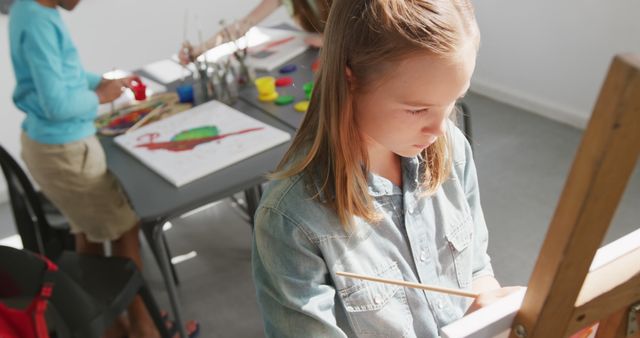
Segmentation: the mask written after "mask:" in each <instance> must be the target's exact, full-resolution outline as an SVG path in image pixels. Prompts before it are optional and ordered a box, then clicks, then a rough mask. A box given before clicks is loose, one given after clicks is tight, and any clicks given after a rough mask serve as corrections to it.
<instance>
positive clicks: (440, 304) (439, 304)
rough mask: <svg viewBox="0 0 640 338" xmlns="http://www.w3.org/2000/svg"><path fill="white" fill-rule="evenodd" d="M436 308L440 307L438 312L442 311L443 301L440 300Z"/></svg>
mask: <svg viewBox="0 0 640 338" xmlns="http://www.w3.org/2000/svg"><path fill="white" fill-rule="evenodd" d="M436 307H438V310H442V301H441V300H439V301H438V302H437V303H436Z"/></svg>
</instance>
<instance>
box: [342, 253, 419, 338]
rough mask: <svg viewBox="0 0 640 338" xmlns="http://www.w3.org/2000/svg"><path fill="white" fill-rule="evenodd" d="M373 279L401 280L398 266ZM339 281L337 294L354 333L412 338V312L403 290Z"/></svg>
mask: <svg viewBox="0 0 640 338" xmlns="http://www.w3.org/2000/svg"><path fill="white" fill-rule="evenodd" d="M377 271H379V272H378V273H375V274H372V273H366V272H358V273H363V274H367V275H370V276H375V277H380V278H387V279H399V280H401V279H402V274H401V273H400V269H399V268H398V266H397V264H396V263H395V262H392V263H391V264H390V265H388V266H386V267H384V268H382V269H377ZM338 278H340V280H339V281H336V282H342V284H343V285H342V286H343V287H342V288H340V289H339V290H338V293H339V295H340V298H341V300H342V302H343V304H344V307H345V310H346V312H347V315H348V316H349V320H350V322H351V325H352V326H353V329H354V331H355V332H356V333H357V335H358V336H360V337H362V336H364V337H413V336H414V335H413V332H412V327H413V325H412V323H413V319H412V317H411V311H410V309H409V305H408V303H407V296H406V293H405V290H404V288H403V287H401V286H397V285H391V284H384V283H378V282H370V281H364V280H357V279H349V278H341V277H338Z"/></svg>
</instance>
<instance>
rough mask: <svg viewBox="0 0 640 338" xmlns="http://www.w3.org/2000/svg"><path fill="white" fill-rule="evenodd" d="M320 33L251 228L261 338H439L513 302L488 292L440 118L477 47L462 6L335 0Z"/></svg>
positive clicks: (479, 224)
mask: <svg viewBox="0 0 640 338" xmlns="http://www.w3.org/2000/svg"><path fill="white" fill-rule="evenodd" d="M324 34H325V43H324V46H323V47H322V49H321V62H322V65H323V66H322V67H321V69H320V72H319V74H318V78H317V79H316V83H315V87H314V91H313V93H312V96H311V102H310V106H309V110H308V111H307V113H306V115H305V118H304V120H303V122H302V126H301V127H300V129H299V130H298V132H297V134H296V136H295V138H294V140H293V141H292V144H291V147H290V148H289V150H288V151H287V153H286V154H285V156H284V158H283V159H282V161H281V163H280V165H279V167H278V169H277V172H276V173H274V174H273V175H272V179H273V180H272V181H271V182H270V184H269V187H268V188H267V190H266V191H265V193H264V195H263V197H262V199H261V201H260V205H259V208H258V210H257V212H256V215H255V227H254V241H253V251H252V252H253V253H252V266H253V276H254V284H255V287H256V292H257V297H258V304H259V305H260V308H261V311H262V315H263V318H264V325H265V333H266V336H267V337H374V336H375V337H437V336H438V335H439V334H440V329H441V328H442V327H443V326H445V325H447V324H449V323H451V322H452V321H455V320H457V319H459V318H461V317H462V316H464V315H465V313H468V312H470V311H474V310H475V309H478V308H480V307H482V306H485V305H486V304H488V303H491V302H492V301H495V300H496V299H498V298H500V297H504V296H505V295H507V294H509V293H511V292H514V291H517V290H518V289H519V288H518V287H506V288H502V287H501V286H500V284H499V283H498V281H497V280H496V279H495V278H494V275H493V268H492V266H491V261H490V257H489V255H488V254H487V246H488V238H489V237H488V231H487V226H486V224H485V220H484V216H483V213H482V207H481V205H480V193H479V189H478V179H477V175H476V168H475V165H474V161H473V156H472V153H471V147H470V146H469V143H468V142H467V140H466V138H465V137H464V135H463V134H462V132H461V131H460V130H459V129H458V128H457V127H455V125H453V122H451V121H450V120H449V117H450V114H451V113H452V112H453V110H454V107H455V103H456V101H457V100H458V99H459V98H461V97H462V96H463V95H464V94H465V93H466V92H467V90H468V88H469V84H470V79H471V75H472V73H473V71H474V68H475V62H476V55H477V51H478V46H479V41H480V33H479V31H478V26H477V24H476V20H475V16H474V12H473V8H472V4H471V1H470V0H335V1H334V2H333V4H332V7H331V11H330V13H329V17H328V20H327V24H326V29H325V31H324ZM339 272H351V273H356V274H362V275H368V276H372V277H379V278H386V279H395V280H405V281H408V282H417V283H423V284H431V285H437V286H441V287H446V288H450V289H462V290H467V291H473V292H475V293H478V294H479V297H477V298H467V297H461V296H458V295H453V294H448V293H439V292H430V291H424V290H419V289H414V288H405V287H401V286H396V285H389V284H383V283H377V282H371V281H364V280H359V279H353V278H348V277H345V276H341V275H339V274H338V273H339Z"/></svg>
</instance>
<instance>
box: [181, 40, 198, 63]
mask: <svg viewBox="0 0 640 338" xmlns="http://www.w3.org/2000/svg"><path fill="white" fill-rule="evenodd" d="M199 50H200V48H198V47H194V46H192V45H191V43H189V41H185V42H183V43H182V48H180V51H179V52H178V59H179V60H180V63H181V64H183V65H188V64H190V63H191V62H193V60H195V59H196V58H197V57H198V56H200V54H201V52H200V51H199Z"/></svg>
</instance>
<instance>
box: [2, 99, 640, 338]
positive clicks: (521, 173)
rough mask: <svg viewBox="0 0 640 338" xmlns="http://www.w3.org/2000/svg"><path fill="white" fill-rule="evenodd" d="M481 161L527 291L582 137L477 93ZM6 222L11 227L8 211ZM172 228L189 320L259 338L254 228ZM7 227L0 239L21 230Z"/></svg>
mask: <svg viewBox="0 0 640 338" xmlns="http://www.w3.org/2000/svg"><path fill="white" fill-rule="evenodd" d="M465 100H466V101H467V103H468V104H469V106H470V108H471V110H472V116H473V117H472V121H473V131H474V138H475V151H476V153H475V158H476V163H477V167H478V173H479V180H480V188H481V193H482V203H483V207H484V211H485V217H486V220H487V224H488V227H489V231H490V248H489V251H490V254H491V255H492V258H493V264H494V269H495V271H496V275H497V278H498V279H499V280H500V281H501V282H502V284H504V285H514V284H518V285H526V283H527V281H528V279H529V276H530V274H531V271H532V269H533V265H534V263H535V259H536V257H537V255H538V251H539V249H540V245H541V244H542V240H543V239H544V235H545V232H546V229H547V226H548V224H549V221H550V219H551V216H552V213H553V211H554V208H555V205H556V203H557V200H558V197H559V195H560V192H561V190H562V188H563V185H564V182H565V179H566V175H567V173H568V171H569V167H570V165H571V162H572V161H573V157H574V155H575V151H576V149H577V146H578V143H579V141H580V137H581V132H580V131H579V130H577V129H574V128H571V127H567V126H565V125H561V124H558V123H555V122H553V121H550V120H548V119H545V118H542V117H539V116H537V115H534V114H530V113H527V112H524V111H522V110H519V109H516V108H513V107H510V106H506V105H504V104H500V103H496V102H495V101H492V100H489V99H487V98H484V97H480V96H477V95H473V94H470V95H468V96H467V98H466V99H465ZM639 207H640V169H639V168H636V171H635V173H634V176H633V178H632V180H631V182H630V183H629V185H628V186H627V190H626V195H625V196H624V199H623V201H622V203H621V205H620V207H619V210H618V212H617V214H616V217H615V219H614V223H613V225H612V227H611V229H610V231H609V234H608V235H607V239H606V241H605V242H609V241H611V240H613V239H615V238H618V237H620V236H621V235H623V234H625V233H628V232H630V231H632V230H634V229H637V228H638V227H640V208H639ZM0 222H2V224H4V225H6V224H11V222H12V220H11V216H10V215H9V210H8V208H7V207H6V206H0ZM172 223H173V227H172V228H171V229H170V230H168V231H167V237H168V238H169V242H170V246H171V249H172V251H173V254H174V256H177V255H182V254H187V253H190V252H192V251H195V252H196V253H197V256H196V257H195V258H192V259H189V260H186V261H184V262H182V263H179V264H178V265H177V269H178V272H179V275H180V278H181V279H182V284H181V286H180V297H181V299H182V303H183V307H184V311H185V315H186V317H187V318H195V319H198V320H199V321H200V322H201V325H202V330H203V331H202V333H203V334H202V336H201V337H259V336H261V335H262V333H261V332H262V324H261V320H260V315H259V312H258V309H257V305H256V300H255V296H254V291H253V286H252V283H251V272H250V236H251V230H250V227H249V225H248V223H247V222H246V221H245V220H244V219H243V218H242V217H241V215H240V214H239V213H238V212H237V210H236V209H234V208H232V207H231V202H230V201H228V200H226V201H223V202H221V203H218V204H216V205H214V206H212V207H210V208H207V209H205V210H204V211H201V212H198V213H195V214H193V215H190V216H188V217H184V218H181V219H177V220H174V221H173V222H172ZM4 225H3V226H0V238H2V237H3V236H6V235H8V234H10V233H11V232H12V231H13V228H12V226H9V227H7V226H4ZM146 262H147V263H146V265H147V269H146V274H147V278H148V280H149V283H150V284H151V287H152V289H153V290H154V291H155V294H156V295H157V296H158V299H159V301H160V302H161V304H162V306H163V307H164V308H168V306H167V304H168V303H167V298H166V294H165V293H164V292H163V284H162V280H161V278H160V277H159V274H158V272H157V269H156V266H155V263H154V262H153V261H152V260H150V259H149V258H148V257H147V258H146Z"/></svg>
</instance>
